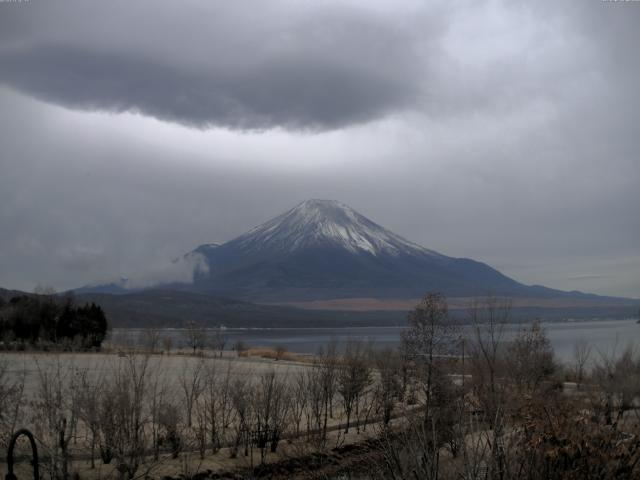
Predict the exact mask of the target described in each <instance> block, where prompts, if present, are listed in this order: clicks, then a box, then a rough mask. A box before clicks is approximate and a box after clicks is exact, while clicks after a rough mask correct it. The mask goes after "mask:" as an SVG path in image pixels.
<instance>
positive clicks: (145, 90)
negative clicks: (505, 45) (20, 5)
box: [0, 1, 425, 129]
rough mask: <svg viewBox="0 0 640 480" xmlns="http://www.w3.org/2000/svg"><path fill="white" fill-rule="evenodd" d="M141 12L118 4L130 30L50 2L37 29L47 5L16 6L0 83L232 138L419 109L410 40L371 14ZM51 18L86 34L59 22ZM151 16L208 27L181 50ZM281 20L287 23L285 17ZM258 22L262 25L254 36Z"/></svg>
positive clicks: (152, 6)
mask: <svg viewBox="0 0 640 480" xmlns="http://www.w3.org/2000/svg"><path fill="white" fill-rule="evenodd" d="M137 3H139V4H142V3H145V2H137ZM145 4H146V5H147V6H148V7H149V11H147V12H145V11H143V10H140V9H139V7H140V5H138V6H137V7H138V9H133V10H129V8H128V4H127V8H126V10H127V11H128V12H130V16H131V17H133V19H132V20H130V21H129V22H126V21H125V22H121V21H118V19H117V18H113V17H114V13H113V11H114V10H113V9H111V4H110V9H108V10H107V9H104V8H101V7H97V8H96V10H95V11H93V12H86V11H85V10H83V9H82V8H81V6H80V5H78V3H77V2H60V3H57V4H56V5H55V8H56V9H58V10H59V11H57V12H55V13H56V15H55V16H54V17H53V19H48V18H41V19H40V22H41V23H40V24H38V22H37V21H35V20H34V18H38V17H40V16H41V15H42V16H43V13H42V12H38V11H37V9H42V10H51V8H52V7H51V6H48V7H46V6H45V5H44V4H42V3H40V2H37V1H34V2H33V4H32V5H29V8H24V9H22V10H18V9H14V10H13V11H11V12H9V13H10V14H12V15H7V16H6V17H4V21H2V20H0V30H2V29H3V27H4V26H5V25H6V24H15V23H19V24H21V25H22V26H23V27H24V30H23V31H20V32H17V33H16V32H15V28H13V29H11V32H12V33H13V36H12V37H11V41H7V42H6V43H5V45H3V47H2V48H0V82H2V83H4V84H5V85H8V86H11V87H12V88H14V89H17V90H19V91H21V92H23V93H26V94H29V95H33V96H35V97H37V98H39V99H42V100H45V101H50V102H54V103H58V104H61V105H64V106H68V107H71V108H78V109H85V110H94V109H99V110H106V111H114V112H122V111H133V112H139V113H142V114H144V115H149V116H153V117H156V118H158V119H162V120H168V121H173V122H178V123H182V124H186V125H189V126H196V127H210V126H223V127H230V128H238V129H265V128H273V127H285V128H292V129H333V128H338V127H341V126H345V125H350V124H354V123H361V122H367V121H371V120H373V119H377V118H380V117H384V116H386V115H388V114H390V113H393V112H398V111H402V110H405V109H407V108H409V107H411V106H412V105H415V104H416V103H418V102H419V101H420V95H421V87H420V82H421V81H422V76H423V75H424V73H425V70H424V62H423V61H422V60H421V58H420V56H419V55H418V53H417V51H416V48H415V45H414V42H415V38H414V34H413V32H412V31H411V29H404V30H403V29H402V28H399V26H398V25H395V24H394V23H393V22H389V21H385V19H384V18H382V16H381V15H379V14H378V15H376V14H374V13H371V12H368V11H367V10H358V9H353V8H344V7H333V8H330V9H327V10H326V11H320V12H318V11H316V9H314V8H311V9H309V11H308V12H305V11H302V12H300V11H299V10H300V9H299V8H298V7H294V6H293V5H291V4H286V5H281V6H280V8H275V11H272V10H274V9H273V8H272V9H267V12H264V13H265V15H264V16H262V13H263V12H262V9H261V8H260V7H259V6H258V5H256V10H255V11H251V10H248V9H247V10H245V11H242V10H240V11H238V10H239V9H238V8H237V7H231V6H230V5H229V6H228V7H227V6H225V3H215V4H214V3H211V4H210V6H204V5H203V4H202V3H197V2H196V3H193V2H187V3H184V4H183V3H182V2H175V3H172V5H173V7H172V8H171V7H167V4H164V5H163V6H161V5H158V6H157V7H156V5H157V3H156V2H152V3H145ZM274 5H276V6H277V5H278V4H277V3H276V4H274ZM5 10H7V9H6V8H5ZM60 10H61V11H62V12H65V13H66V14H67V15H68V17H67V18H75V19H76V20H75V21H77V22H81V23H84V24H85V27H84V28H78V27H76V26H74V25H71V26H68V25H67V24H65V23H63V22H60V21H58V19H59V18H60V15H61V13H62V12H61V11H60ZM157 10H159V12H158V13H159V14H160V16H161V17H162V16H166V15H171V14H173V15H175V16H176V17H177V19H178V22H179V21H180V20H183V21H189V20H194V19H197V17H198V16H199V15H202V16H204V17H205V18H207V17H208V18H209V19H210V24H209V25H208V28H207V29H205V30H203V31H201V32H200V34H199V35H198V36H197V37H196V38H189V40H186V41H185V40H184V38H182V37H180V36H179V35H177V36H175V31H172V30H167V29H165V28H163V27H162V25H161V22H159V24H156V23H154V22H153V20H151V21H148V19H153V18H154V17H153V15H149V12H151V11H154V12H155V11H157ZM289 13H293V15H292V18H291V19H290V20H283V18H284V19H286V18H287V15H288V14H289ZM143 14H144V15H143ZM25 16H28V18H26V19H25V18H23V17H25ZM78 17H80V18H78ZM256 17H257V18H256ZM136 20H137V21H139V22H140V24H137V23H136ZM256 21H259V22H263V24H262V25H261V26H258V27H257V28H255V29H254V28H253V26H251V25H252V23H253V22H256ZM143 22H145V23H143ZM102 23H107V24H110V25H112V26H113V31H112V35H113V36H112V37H107V38H104V37H101V36H99V35H98V34H96V33H95V32H94V31H92V30H91V29H89V28H86V26H93V25H101V24H102ZM225 23H228V24H225ZM42 24H46V27H45V30H46V31H45V33H43V34H40V33H39V32H38V29H39V28H40V27H41V26H42ZM132 28H135V29H136V30H135V31H131V30H130V29H132ZM219 30H222V32H223V33H221V32H220V31H219ZM4 36H5V37H6V36H7V35H6V34H5V35H4ZM119 36H124V37H125V38H126V37H129V38H130V43H129V44H127V43H126V42H123V41H122V40H121V39H119V38H118V37H119ZM16 37H17V38H22V39H24V41H16ZM171 41H173V42H176V43H177V44H178V45H180V46H181V47H177V46H176V45H175V44H174V45H170V43H171ZM221 43H224V45H226V46H228V50H227V51H225V48H224V47H222V46H221ZM206 46H210V48H206Z"/></svg>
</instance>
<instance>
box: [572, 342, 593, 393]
mask: <svg viewBox="0 0 640 480" xmlns="http://www.w3.org/2000/svg"><path fill="white" fill-rule="evenodd" d="M590 357H591V345H589V342H587V340H585V339H584V338H581V339H580V340H578V341H577V342H576V344H575V345H574V347H573V374H574V377H575V381H576V385H577V388H580V384H581V383H582V382H583V381H584V378H585V374H586V368H587V364H588V362H589V358H590Z"/></svg>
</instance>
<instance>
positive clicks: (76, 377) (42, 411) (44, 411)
mask: <svg viewBox="0 0 640 480" xmlns="http://www.w3.org/2000/svg"><path fill="white" fill-rule="evenodd" d="M35 364H36V369H37V372H38V379H37V387H36V393H35V399H34V401H33V404H32V407H33V414H34V425H35V426H36V432H37V433H38V434H39V437H40V438H41V439H42V441H43V442H44V444H45V446H46V448H47V450H48V451H49V452H50V455H49V469H50V473H51V478H61V479H63V480H67V479H68V478H69V476H70V472H69V464H70V453H69V444H70V442H71V440H72V438H73V435H74V433H75V431H76V423H77V420H78V411H79V408H78V407H79V392H80V385H81V379H82V375H83V374H84V372H82V371H80V370H79V369H77V368H76V367H75V366H73V365H71V366H67V367H66V368H65V366H64V365H63V364H62V361H61V359H60V357H56V358H55V360H54V361H53V362H52V363H51V364H48V365H45V364H42V363H40V362H39V361H38V360H37V359H35Z"/></svg>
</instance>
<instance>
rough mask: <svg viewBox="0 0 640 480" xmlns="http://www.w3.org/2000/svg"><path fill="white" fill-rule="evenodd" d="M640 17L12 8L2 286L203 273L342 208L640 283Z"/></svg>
mask: <svg viewBox="0 0 640 480" xmlns="http://www.w3.org/2000/svg"><path fill="white" fill-rule="evenodd" d="M247 5H260V6H259V7H254V9H251V8H249V6H247ZM639 21H640V3H638V2H580V1H576V2H563V3H562V4H558V3H557V2H549V3H547V2H535V3H533V4H532V3H529V2H527V3H522V4H520V3H517V2H473V3H468V2H464V3H456V2H441V3H431V2H430V3H429V6H424V2H415V3H414V2H410V1H402V2H384V3H382V4H380V5H378V4H376V3H375V2H355V1H354V2H300V1H295V2H293V1H292V2H285V1H279V2H268V3H267V2H260V3H259V4H244V5H243V4H240V3H239V2H196V1H193V2H179V3H178V2H167V3H164V4H162V5H158V4H157V2H144V1H141V2H126V3H125V2H109V3H105V2H103V3H99V4H98V3H93V2H91V3H90V2H84V1H79V0H78V1H64V2H44V1H38V0H31V1H30V2H27V3H1V2H0V225H2V228H0V246H1V247H2V248H0V286H5V287H14V288H25V289H31V288H33V286H35V285H36V284H38V283H39V284H50V285H53V286H55V287H57V288H60V289H62V288H69V287H74V286H78V285H82V284H87V283H95V282H99V281H108V280H112V279H117V278H120V277H128V278H131V279H135V280H136V281H137V282H142V283H144V282H145V281H146V280H145V278H146V277H148V275H149V274H148V272H151V273H150V274H151V275H152V276H153V278H156V277H157V278H162V279H165V278H168V276H169V277H170V276H171V275H174V274H175V276H176V277H179V278H182V277H184V274H185V271H186V270H185V271H182V270H180V269H179V268H178V267H177V266H176V265H173V264H171V265H170V268H168V267H167V265H168V262H169V261H170V259H173V258H176V257H178V256H180V255H181V254H183V253H185V252H188V251H190V250H191V249H192V248H194V247H195V246H197V245H199V244H201V243H206V242H223V241H226V240H229V239H231V238H233V237H234V236H236V235H238V234H241V233H243V232H244V231H246V230H248V229H249V228H251V227H253V226H254V225H256V224H258V223H260V222H262V221H265V220H268V219H269V218H271V217H272V216H274V215H276V214H278V213H281V212H282V211H284V210H286V209H287V208H290V207H291V206H293V205H295V204H297V203H299V202H300V201H302V200H304V199H306V198H334V199H337V200H340V201H342V202H344V203H347V204H349V205H350V206H352V207H353V208H355V209H356V210H358V211H360V212H361V213H363V214H365V215H367V216H369V217H370V218H372V219H373V220H375V221H376V222H378V223H380V224H382V225H384V226H386V227H388V228H390V229H392V230H394V231H396V232H397V233H399V234H401V235H403V236H405V237H407V238H409V239H410V240H413V241H415V242H417V243H420V244H422V245H424V246H426V247H428V248H431V249H434V250H438V251H441V252H442V253H445V254H448V255H453V256H466V257H471V258H476V259H478V260H482V261H486V262H488V263H489V264H491V265H492V266H494V267H496V268H498V269H500V270H501V271H503V272H504V273H506V274H508V275H511V276H513V277H515V278H516V279H518V280H521V281H524V282H526V283H540V284H545V285H547V286H550V287H556V288H562V289H567V290H571V289H579V290H584V291H592V292H596V293H603V294H611V295H624V296H640V275H638V271H640V241H639V240H640V216H639V215H638V205H640V189H639V188H638V185H639V184H640V161H639V160H638V151H639V148H640V138H639V136H638V134H637V131H638V128H637V125H638V112H639V111H640V94H638V88H637V85H638V84H639V83H640V56H638V55H637V52H636V51H635V50H636V48H635V46H636V45H639V44H640V29H638V28H636V26H637V25H638V24H639ZM194 127H196V128H194ZM177 270H180V271H179V272H178V271H177ZM172 272H173V273H172Z"/></svg>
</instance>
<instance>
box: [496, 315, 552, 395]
mask: <svg viewBox="0 0 640 480" xmlns="http://www.w3.org/2000/svg"><path fill="white" fill-rule="evenodd" d="M505 355H506V367H507V368H506V370H507V374H508V376H509V380H510V382H511V384H512V385H513V386H514V387H516V388H517V389H518V391H519V392H521V393H522V392H524V393H527V394H532V393H534V392H535V391H536V390H538V388H540V386H541V384H542V381H543V380H545V379H547V378H549V377H550V376H551V375H552V374H553V372H554V371H555V369H556V365H555V362H554V358H553V349H552V348H551V342H550V341H549V338H548V337H547V335H546V332H545V331H544V329H543V328H542V327H541V325H540V322H538V321H535V322H533V323H532V324H531V326H530V327H529V328H526V327H525V328H521V329H520V331H519V332H518V334H517V335H516V336H515V338H513V339H512V340H511V341H509V342H508V345H507V347H506V352H505Z"/></svg>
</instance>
